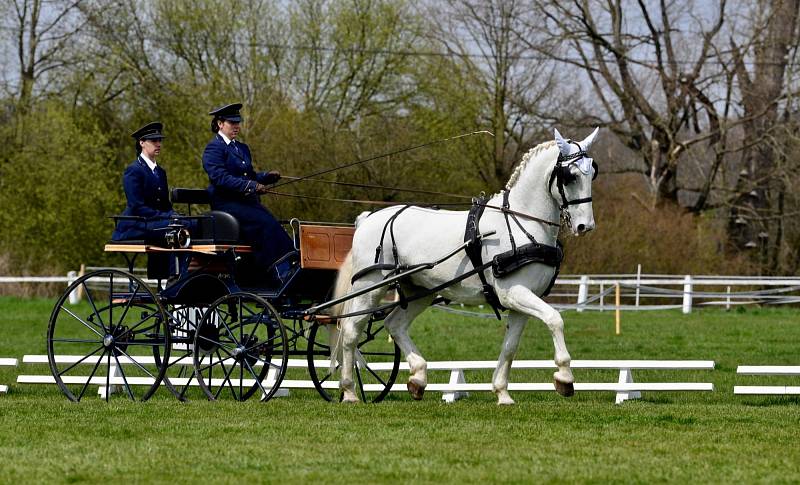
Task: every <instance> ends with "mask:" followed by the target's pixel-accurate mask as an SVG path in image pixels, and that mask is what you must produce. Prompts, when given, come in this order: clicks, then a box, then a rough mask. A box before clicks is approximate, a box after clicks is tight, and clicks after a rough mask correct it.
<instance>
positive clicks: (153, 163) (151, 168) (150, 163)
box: [139, 153, 158, 172]
mask: <svg viewBox="0 0 800 485" xmlns="http://www.w3.org/2000/svg"><path fill="white" fill-rule="evenodd" d="M139 156H140V157H141V158H142V160H144V163H146V164H147V166H148V167H150V171H151V172H152V171H154V170H155V169H156V167H157V166H158V164H157V163H156V162H154V161H153V160H150V159H149V158H147V156H146V155H145V154H144V153H140V154H139Z"/></svg>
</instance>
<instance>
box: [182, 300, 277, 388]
mask: <svg viewBox="0 0 800 485" xmlns="http://www.w3.org/2000/svg"><path fill="white" fill-rule="evenodd" d="M288 357H289V347H288V341H287V338H286V328H285V327H284V326H283V322H281V319H280V317H279V316H278V313H277V312H276V311H275V309H274V308H272V306H271V305H270V304H269V303H268V302H267V301H266V300H264V299H263V298H261V297H259V296H257V295H254V294H252V293H233V294H230V295H226V296H223V297H222V298H220V299H218V300H217V301H215V302H214V303H212V304H211V306H210V307H209V308H208V310H207V311H206V312H205V314H204V315H203V319H202V320H201V322H200V325H199V326H198V328H197V330H196V332H195V336H194V355H193V362H194V371H195V378H196V379H197V382H198V384H199V385H200V388H201V389H202V390H203V392H204V393H205V395H206V396H207V397H208V399H209V400H212V401H213V400H216V399H219V398H220V396H221V395H223V394H229V395H230V396H231V397H232V398H233V399H235V400H237V401H245V400H247V399H248V398H250V397H251V396H252V395H253V394H254V393H256V392H257V391H260V392H261V394H262V400H264V401H266V400H269V399H270V398H271V397H272V396H273V395H275V393H276V392H277V391H278V389H279V388H280V385H281V382H282V381H283V376H284V375H285V374H286V366H287V363H288ZM265 379H267V381H266V382H264V381H265Z"/></svg>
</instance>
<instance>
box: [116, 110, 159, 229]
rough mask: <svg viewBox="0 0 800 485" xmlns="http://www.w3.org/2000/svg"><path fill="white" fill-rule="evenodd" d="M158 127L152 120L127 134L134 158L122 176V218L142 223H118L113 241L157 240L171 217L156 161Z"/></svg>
mask: <svg viewBox="0 0 800 485" xmlns="http://www.w3.org/2000/svg"><path fill="white" fill-rule="evenodd" d="M162 128H163V125H162V124H161V123H159V122H157V121H155V122H152V123H148V124H146V125H144V126H143V127H141V128H139V129H138V130H136V131H135V132H133V134H131V136H132V137H133V138H134V139H135V140H136V154H137V157H136V160H134V161H133V163H131V164H130V165H128V167H127V168H126V169H125V173H124V174H123V176H122V187H123V188H124V189H125V197H126V198H127V200H128V204H127V206H126V207H125V211H124V212H123V213H122V215H123V216H138V217H142V218H145V219H146V221H145V220H131V219H121V220H119V221H118V222H117V226H116V229H115V230H114V233H113V234H112V236H111V239H112V240H114V241H120V240H128V239H145V240H157V238H158V236H159V235H163V233H164V229H163V228H165V227H167V226H168V225H169V224H170V222H171V217H172V216H173V215H174V212H173V210H172V203H171V202H170V201H169V193H168V189H167V187H168V185H167V172H165V171H164V169H163V168H161V167H160V166H159V165H158V163H157V162H156V159H157V158H158V156H159V155H160V154H161V140H163V139H164V135H163V134H162ZM159 229H160V231H159Z"/></svg>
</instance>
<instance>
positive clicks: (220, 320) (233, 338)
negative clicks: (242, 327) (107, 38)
mask: <svg viewBox="0 0 800 485" xmlns="http://www.w3.org/2000/svg"><path fill="white" fill-rule="evenodd" d="M219 323H221V324H222V326H223V327H225V330H227V332H228V335H229V336H230V338H231V341H233V342H234V343H237V344H238V341H237V340H236V335H234V333H233V332H232V331H231V329H230V327H228V324H227V323H225V319H223V318H220V319H219ZM217 328H219V327H217Z"/></svg>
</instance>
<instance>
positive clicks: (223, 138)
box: [217, 131, 233, 145]
mask: <svg viewBox="0 0 800 485" xmlns="http://www.w3.org/2000/svg"><path fill="white" fill-rule="evenodd" d="M217 133H218V134H219V136H221V137H222V141H224V142H225V144H226V145H230V144H231V142H232V141H233V140H229V139H228V137H227V136H225V135H223V134H222V132H221V131H218V132H217Z"/></svg>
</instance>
